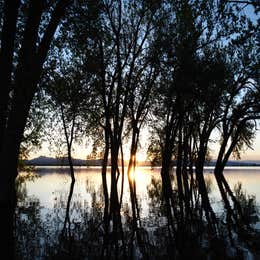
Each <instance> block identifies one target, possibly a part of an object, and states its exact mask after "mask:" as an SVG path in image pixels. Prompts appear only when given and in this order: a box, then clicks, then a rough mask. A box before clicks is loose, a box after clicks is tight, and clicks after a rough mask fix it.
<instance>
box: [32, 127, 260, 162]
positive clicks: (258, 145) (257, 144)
mask: <svg viewBox="0 0 260 260" xmlns="http://www.w3.org/2000/svg"><path fill="white" fill-rule="evenodd" d="M141 140H142V142H141V147H140V149H139V152H138V154H137V160H138V161H145V160H146V149H147V145H148V138H147V136H145V135H144V134H143V136H142V139H141ZM88 143H89V142H87V141H85V142H83V143H82V144H81V145H76V144H75V145H74V152H73V157H74V158H77V159H86V156H87V155H88V154H90V152H91V147H90V146H89V145H88ZM125 148H126V149H125V155H124V156H125V158H126V159H127V158H128V157H129V156H128V154H129V146H126V147H125ZM252 148H253V150H251V149H247V150H246V151H245V152H243V153H241V160H252V161H256V160H260V130H258V131H257V132H256V138H255V140H254V142H253V146H252ZM210 149H211V152H212V153H211V156H212V159H216V151H218V144H217V143H216V144H212V145H211V146H210ZM38 156H47V157H55V156H56V155H55V153H54V152H51V151H50V150H49V144H48V143H47V142H45V143H43V144H42V149H40V150H38V151H34V152H32V153H31V154H30V159H32V158H35V157H38ZM231 159H233V158H231Z"/></svg>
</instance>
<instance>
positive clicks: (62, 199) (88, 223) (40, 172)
mask: <svg viewBox="0 0 260 260" xmlns="http://www.w3.org/2000/svg"><path fill="white" fill-rule="evenodd" d="M212 171H213V168H211V167H207V168H205V178H206V180H207V183H210V187H211V188H210V190H211V192H210V199H211V202H212V205H213V208H214V210H215V211H216V212H217V213H219V214H221V211H222V202H221V199H220V194H219V192H218V189H217V185H216V183H215V180H214V176H213V174H212ZM35 173H36V174H37V176H29V177H26V178H21V181H20V184H19V185H18V207H17V236H18V241H19V242H18V247H19V246H20V249H18V250H23V255H24V257H26V256H27V258H25V259H43V258H44V255H46V254H47V255H48V254H50V251H51V250H53V247H55V248H56V247H57V245H58V243H59V238H60V237H59V235H60V233H61V231H62V229H63V223H64V220H65V217H66V207H67V200H68V195H69V191H70V185H71V180H70V175H69V169H68V168H67V167H36V169H35ZM133 175H134V176H135V179H136V185H137V186H136V192H137V197H138V198H137V199H138V206H139V211H140V212H139V213H140V221H141V223H142V226H143V228H144V229H145V230H153V229H154V227H160V226H161V227H162V226H163V225H165V223H166V217H165V215H164V214H163V213H162V212H163V210H162V205H161V196H160V192H161V183H160V168H154V169H151V168H150V167H137V168H136V171H135V173H133ZM20 176H21V177H23V176H25V175H24V173H20ZM225 176H226V178H227V180H228V182H229V184H230V187H231V188H233V187H234V185H235V184H237V183H238V182H241V183H242V187H243V190H245V191H246V193H247V194H250V195H255V197H256V202H257V206H258V207H259V205H260V189H259V187H260V167H227V168H226V169H225ZM75 177H76V182H75V185H74V191H73V196H72V200H71V203H70V223H71V226H72V229H73V232H74V236H77V239H79V240H80V239H85V240H84V241H86V240H87V241H89V240H91V239H93V238H92V237H89V236H90V235H89V234H92V233H91V232H92V231H91V230H92V229H93V227H94V229H95V228H97V227H99V225H100V224H99V223H100V221H101V220H102V215H103V207H104V198H103V189H102V179H101V168H100V167H75ZM107 181H108V185H109V183H110V176H109V174H108V176H107ZM120 181H121V180H120V179H119V183H120ZM119 186H121V185H119ZM120 193H121V191H120V189H119V194H120ZM130 212H131V205H130V193H129V188H128V180H127V178H126V177H125V180H124V191H123V200H122V210H121V214H122V222H123V225H124V226H127V225H129V222H130V220H129V219H130V216H131V213H130ZM256 227H257V228H260V225H259V222H258V223H256ZM83 230H85V231H86V230H87V231H86V232H85V231H83ZM93 254H94V253H93Z"/></svg>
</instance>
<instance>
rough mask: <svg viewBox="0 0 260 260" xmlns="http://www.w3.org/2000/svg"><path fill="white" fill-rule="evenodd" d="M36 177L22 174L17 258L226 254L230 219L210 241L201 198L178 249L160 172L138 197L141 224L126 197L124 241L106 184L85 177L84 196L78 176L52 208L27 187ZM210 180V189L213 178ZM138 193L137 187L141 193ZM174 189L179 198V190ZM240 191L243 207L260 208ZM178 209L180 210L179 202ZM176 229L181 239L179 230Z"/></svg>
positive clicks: (202, 256) (57, 194)
mask: <svg viewBox="0 0 260 260" xmlns="http://www.w3.org/2000/svg"><path fill="white" fill-rule="evenodd" d="M35 178H37V176H36V175H32V174H31V175H27V176H26V175H21V178H18V179H17V194H18V207H17V210H16V221H15V224H16V232H15V235H16V256H17V259H86V257H87V258H88V259H102V258H103V259H125V257H126V258H127V259H191V257H193V258H194V259H206V257H207V255H211V256H212V259H220V258H221V257H222V256H223V255H225V247H226V246H227V245H225V243H224V241H225V234H226V233H225V232H226V231H225V225H224V224H223V236H222V237H223V240H222V241H221V240H218V241H215V242H214V244H212V245H210V244H209V243H208V244H207V242H209V241H210V238H208V237H207V226H206V225H205V221H204V220H203V217H202V215H201V212H200V205H199V204H197V203H198V202H196V201H194V202H193V208H192V215H193V222H192V223H189V225H190V226H192V228H193V229H192V230H191V232H189V233H187V234H186V237H185V239H186V240H185V243H183V246H184V250H183V251H182V252H180V251H179V250H178V248H177V250H176V242H177V241H175V240H174V239H173V236H172V230H171V228H170V226H169V220H168V218H167V210H166V208H165V203H164V201H163V197H162V183H161V180H160V179H159V178H156V176H155V177H151V179H150V183H149V184H148V185H147V187H146V192H145V191H143V192H144V193H146V194H147V197H146V196H144V195H143V196H142V197H139V198H135V199H136V200H137V201H138V206H139V209H138V211H139V212H140V221H139V222H138V225H137V226H134V225H133V217H132V212H131V210H132V205H131V204H129V202H128V200H127V198H125V200H123V201H122V207H121V215H120V216H119V217H120V218H121V221H122V225H123V232H124V234H123V235H124V241H122V236H121V235H120V234H118V236H117V239H118V241H115V237H114V233H113V230H112V228H109V229H108V230H107V232H106V228H105V224H104V223H105V222H104V214H103V213H104V208H105V199H104V195H103V187H102V185H99V186H98V187H97V185H96V183H94V182H93V181H91V180H89V179H88V180H87V181H86V182H85V189H86V191H87V194H88V196H87V197H84V198H83V197H82V195H81V194H80V193H77V192H78V191H77V192H76V193H75V187H76V186H77V184H78V183H77V182H78V181H79V180H78V181H76V182H75V183H74V182H71V183H70V185H69V187H68V190H67V191H66V190H56V191H54V193H53V195H54V197H53V208H48V209H47V208H44V207H42V206H41V205H40V201H39V199H38V198H37V197H35V196H31V195H29V194H28V192H27V187H26V184H28V183H29V182H31V181H34V180H35ZM174 181H175V180H172V182H173V185H172V186H173V187H176V185H175V184H174ZM206 183H207V189H208V192H210V191H211V188H210V186H211V185H212V183H211V182H210V181H206ZM195 188H196V187H195V186H194V189H195ZM174 189H175V188H174ZM76 190H77V189H76ZM125 192H129V190H126V191H125ZM194 192H195V191H194ZM73 193H74V194H73ZM138 194H139V193H138V192H136V193H135V195H136V196H137V195H138ZM174 194H175V198H174V199H175V200H176V201H177V199H178V198H177V191H176V190H174ZM235 194H236V196H237V197H238V198H240V199H241V200H243V205H245V206H244V210H247V212H249V213H248V214H251V215H252V214H255V213H256V212H255V211H254V205H253V204H254V203H255V201H254V197H252V196H246V195H245V194H244V193H243V191H242V188H241V185H239V186H237V188H236V192H235ZM124 196H125V197H127V195H124ZM139 196H141V195H139ZM143 205H146V206H145V207H143ZM176 205H177V203H176ZM176 210H177V212H178V208H176ZM251 215H250V216H251ZM224 219H225V218H224V217H223V218H222V219H221V221H222V222H221V223H224ZM252 219H253V220H254V221H255V220H256V219H255V218H252ZM133 227H135V230H133ZM175 235H176V238H177V239H178V233H176V234H175ZM211 241H213V239H211ZM115 242H116V243H117V247H116V245H115ZM174 243H175V244H174ZM177 246H178V245H177ZM104 248H106V250H104ZM221 248H222V249H221ZM185 250H186V251H185ZM221 250H222V251H221ZM221 259H222V258H221Z"/></svg>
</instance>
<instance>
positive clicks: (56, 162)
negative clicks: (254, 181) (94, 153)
mask: <svg viewBox="0 0 260 260" xmlns="http://www.w3.org/2000/svg"><path fill="white" fill-rule="evenodd" d="M215 163H216V161H215V160H212V161H211V162H208V163H206V164H205V166H206V167H209V166H212V167H214V166H215ZM24 164H25V165H27V166H57V167H61V166H69V163H68V160H67V159H66V158H52V157H45V156H40V157H37V158H34V159H31V160H25V161H24ZM73 164H74V166H90V167H91V166H102V160H101V159H95V160H82V159H73ZM173 165H174V163H173ZM137 166H140V167H142V166H147V167H151V163H150V162H149V161H143V162H139V163H138V165H137ZM226 166H228V167H236V166H237V167H256V166H260V160H255V161H251V160H243V161H229V162H228V163H227V165H226ZM156 167H160V165H156Z"/></svg>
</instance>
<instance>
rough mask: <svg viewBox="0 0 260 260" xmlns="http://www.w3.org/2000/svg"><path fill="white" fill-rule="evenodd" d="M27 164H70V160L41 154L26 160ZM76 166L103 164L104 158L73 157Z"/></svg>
mask: <svg viewBox="0 0 260 260" xmlns="http://www.w3.org/2000/svg"><path fill="white" fill-rule="evenodd" d="M24 163H25V164H26V165H34V166H68V165H69V162H68V159H67V158H52V157H46V156H40V157H37V158H34V159H31V160H26V161H25V162H24ZM73 164H74V165H75V166H101V165H102V160H82V159H73Z"/></svg>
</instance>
